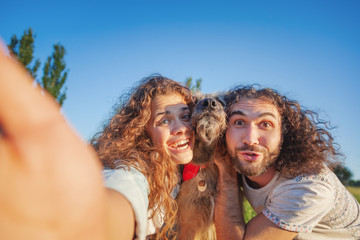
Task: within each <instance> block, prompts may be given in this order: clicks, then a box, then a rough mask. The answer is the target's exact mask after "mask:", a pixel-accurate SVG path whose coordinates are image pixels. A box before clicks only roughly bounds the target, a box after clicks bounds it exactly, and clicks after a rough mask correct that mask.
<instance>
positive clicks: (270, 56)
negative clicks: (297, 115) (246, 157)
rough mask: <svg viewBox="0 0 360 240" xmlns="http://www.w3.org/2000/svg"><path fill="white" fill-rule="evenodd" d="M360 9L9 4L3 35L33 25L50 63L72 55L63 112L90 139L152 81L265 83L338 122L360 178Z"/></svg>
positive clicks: (2, 6) (315, 0)
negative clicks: (56, 56)
mask: <svg viewBox="0 0 360 240" xmlns="http://www.w3.org/2000/svg"><path fill="white" fill-rule="evenodd" d="M359 10H360V2H359V1H355V0H354V1H347V0H345V1H325V0H323V1H320V0H312V1H310V0H303V1H260V0H259V1H202V0H198V1H196V0H194V1H187V0H182V1H175V0H167V1H151V0H147V1H139V0H132V1H130V0H128V1H106V0H105V1H101V3H100V1H67V0H64V1H2V2H1V3H0V36H1V38H2V39H3V41H5V42H6V43H9V40H10V38H11V36H12V35H13V34H17V35H18V36H21V35H22V33H23V31H24V30H26V29H28V28H29V27H31V28H32V29H33V31H34V32H35V33H36V40H35V56H36V57H38V58H40V60H41V61H42V63H43V62H44V61H45V59H46V57H47V56H49V55H50V54H51V52H52V46H53V44H55V43H58V42H60V43H61V44H62V45H63V46H64V47H65V48H66V50H67V55H66V56H65V61H66V64H67V67H68V69H69V76H68V79H67V84H66V86H67V89H68V90H67V99H66V100H65V103H64V106H63V111H64V114H65V115H66V117H67V119H68V120H69V122H70V123H71V124H72V125H73V127H74V128H75V129H76V130H77V131H78V133H79V134H80V135H81V136H82V137H83V138H84V139H89V138H90V137H91V136H92V135H93V134H94V133H95V132H97V131H98V130H100V129H101V126H102V125H103V123H104V121H105V120H107V119H108V118H109V117H110V116H111V113H112V110H113V105H114V104H115V103H116V102H117V100H118V97H119V96H120V95H121V94H123V93H125V92H126V91H128V90H129V88H131V87H132V86H133V85H134V84H135V83H136V82H137V81H138V80H140V79H141V78H143V77H145V76H148V75H150V74H152V73H161V74H162V75H164V76H167V77H170V78H173V79H174V80H177V81H184V80H185V79H186V78H187V77H190V76H191V77H193V78H194V79H197V78H202V79H203V83H202V91H203V92H217V91H224V90H228V89H229V88H231V87H233V86H235V85H238V84H249V83H258V84H261V85H262V86H264V87H272V88H275V89H277V90H279V91H280V92H282V93H284V94H286V95H288V96H289V97H290V98H293V99H296V100H298V101H299V102H300V103H301V104H302V105H303V106H305V107H307V108H309V109H312V110H315V111H318V112H319V113H320V117H321V118H323V119H326V120H330V121H331V123H332V125H333V126H336V129H334V130H333V131H332V133H333V135H334V136H335V141H336V142H338V143H339V144H340V146H341V150H342V152H343V153H344V154H345V155H346V156H347V158H346V166H348V167H349V168H350V169H351V170H352V172H353V174H354V179H360V161H359V160H360V146H359V143H358V135H359V133H360V131H359V122H358V121H359V119H360V107H359V103H360V94H359V90H360V81H359V78H360V44H359V43H360V14H359ZM42 67H43V65H42V66H41V69H40V71H39V73H38V74H39V75H41V72H42Z"/></svg>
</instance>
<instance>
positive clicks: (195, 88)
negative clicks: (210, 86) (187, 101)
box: [185, 77, 202, 92]
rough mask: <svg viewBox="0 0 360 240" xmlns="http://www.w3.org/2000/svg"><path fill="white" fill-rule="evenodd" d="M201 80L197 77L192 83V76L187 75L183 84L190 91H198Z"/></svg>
mask: <svg viewBox="0 0 360 240" xmlns="http://www.w3.org/2000/svg"><path fill="white" fill-rule="evenodd" d="M201 82H202V79H201V78H199V79H197V80H196V82H195V85H193V79H192V77H188V78H187V79H186V80H185V85H186V86H187V87H188V88H190V89H191V91H193V92H198V91H200V90H201Z"/></svg>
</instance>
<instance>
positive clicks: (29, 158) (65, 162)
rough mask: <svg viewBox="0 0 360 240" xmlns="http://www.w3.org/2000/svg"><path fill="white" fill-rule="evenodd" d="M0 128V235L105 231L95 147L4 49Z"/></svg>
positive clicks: (79, 235) (86, 235) (92, 235)
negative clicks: (87, 141)
mask: <svg viewBox="0 0 360 240" xmlns="http://www.w3.org/2000/svg"><path fill="white" fill-rule="evenodd" d="M0 132H1V133H0V239H37V240H38V239H77V240H78V239H79V240H80V239H96V240H98V239H103V238H104V225H103V224H104V222H105V207H104V201H105V189H104V188H103V183H102V176H101V166H100V163H99V161H98V159H97V157H96V155H95V153H94V152H93V151H92V150H91V148H90V147H89V146H88V145H87V144H86V143H85V142H84V141H82V140H81V139H80V138H79V137H78V136H77V135H76V134H75V133H74V131H73V130H72V129H71V128H70V127H69V126H68V125H67V124H66V121H65V120H64V118H63V117H62V116H61V114H60V108H59V106H58V105H57V104H56V102H55V101H54V100H53V99H52V98H51V97H50V96H49V95H48V94H46V93H45V92H44V91H43V90H41V89H40V88H39V87H34V86H33V80H32V79H31V78H30V76H29V74H28V73H27V72H26V71H25V70H24V68H23V67H22V66H20V65H19V64H18V63H17V62H16V61H15V60H14V59H10V58H9V57H8V56H6V54H5V53H4V50H0ZM99 223H100V224H99Z"/></svg>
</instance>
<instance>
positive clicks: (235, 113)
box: [229, 110, 245, 118]
mask: <svg viewBox="0 0 360 240" xmlns="http://www.w3.org/2000/svg"><path fill="white" fill-rule="evenodd" d="M233 115H241V116H245V113H243V112H242V111H240V110H236V111H233V112H231V113H230V116H229V118H230V117H232V116H233Z"/></svg>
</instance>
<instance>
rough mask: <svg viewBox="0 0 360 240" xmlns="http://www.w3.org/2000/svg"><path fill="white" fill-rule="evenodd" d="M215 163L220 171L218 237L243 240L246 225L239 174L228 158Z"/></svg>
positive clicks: (217, 215) (217, 217)
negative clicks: (238, 179)
mask: <svg viewBox="0 0 360 240" xmlns="http://www.w3.org/2000/svg"><path fill="white" fill-rule="evenodd" d="M215 163H216V165H217V166H218V169H219V177H218V183H217V195H216V201H215V227H216V236H217V238H218V239H220V240H222V239H243V237H244V234H245V223H244V218H243V213H242V204H241V203H242V199H240V198H241V196H240V192H239V186H238V182H237V177H236V175H237V174H236V172H235V170H234V169H233V167H232V164H231V161H230V159H229V158H228V157H220V156H217V157H216V159H215ZM240 200H241V201H240Z"/></svg>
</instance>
